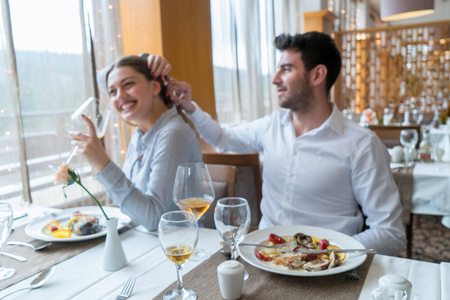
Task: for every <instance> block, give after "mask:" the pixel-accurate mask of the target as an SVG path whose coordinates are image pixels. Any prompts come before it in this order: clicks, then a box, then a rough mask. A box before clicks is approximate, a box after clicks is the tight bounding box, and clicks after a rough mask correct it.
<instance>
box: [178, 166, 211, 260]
mask: <svg viewBox="0 0 450 300" xmlns="http://www.w3.org/2000/svg"><path fill="white" fill-rule="evenodd" d="M214 196H215V195H214V188H213V185H212V181H211V176H210V175H209V172H208V168H207V166H206V165H205V164H204V163H201V162H194V163H184V164H180V165H179V166H178V169H177V174H176V176H175V182H174V186H173V201H174V202H175V204H176V205H177V206H178V207H179V208H180V209H181V210H185V211H189V212H191V213H193V214H194V215H195V218H196V219H197V220H198V219H200V217H201V216H203V214H204V213H205V212H206V211H207V210H208V209H209V207H210V206H211V203H212V202H213V201H214ZM209 256H211V254H210V253H209V252H207V251H206V250H203V249H197V251H195V257H194V258H193V259H200V258H207V257H209Z"/></svg>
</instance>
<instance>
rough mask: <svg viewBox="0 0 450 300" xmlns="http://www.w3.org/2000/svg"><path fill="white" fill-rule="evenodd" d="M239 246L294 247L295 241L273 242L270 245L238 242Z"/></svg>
mask: <svg viewBox="0 0 450 300" xmlns="http://www.w3.org/2000/svg"><path fill="white" fill-rule="evenodd" d="M239 246H254V247H264V248H275V249H278V248H282V247H295V246H297V241H292V242H289V243H284V244H275V245H272V246H269V245H261V244H249V243H239Z"/></svg>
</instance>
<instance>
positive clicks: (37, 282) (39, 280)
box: [2, 266, 55, 299]
mask: <svg viewBox="0 0 450 300" xmlns="http://www.w3.org/2000/svg"><path fill="white" fill-rule="evenodd" d="M54 272H55V266H51V267H50V268H48V269H45V270H44V271H42V272H41V273H40V274H39V275H38V276H37V277H36V278H35V279H34V280H33V281H32V282H31V283H30V286H29V287H26V288H21V289H18V290H15V291H14V292H11V293H9V294H6V295H5V296H3V297H2V299H4V298H6V297H7V296H9V295H11V294H14V293H15V292H18V291H23V290H29V289H36V288H38V287H41V286H42V285H43V284H44V283H46V282H47V280H48V279H49V278H50V276H51V275H52V274H53V273H54Z"/></svg>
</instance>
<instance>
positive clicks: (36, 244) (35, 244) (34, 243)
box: [6, 240, 52, 251]
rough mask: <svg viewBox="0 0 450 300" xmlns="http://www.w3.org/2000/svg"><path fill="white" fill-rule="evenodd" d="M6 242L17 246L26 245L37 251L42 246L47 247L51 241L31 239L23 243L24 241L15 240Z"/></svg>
mask: <svg viewBox="0 0 450 300" xmlns="http://www.w3.org/2000/svg"><path fill="white" fill-rule="evenodd" d="M6 244H8V245H19V246H26V247H30V248H31V249H33V250H35V251H38V250H42V249H44V248H47V247H48V246H50V245H51V244H52V243H49V242H43V241H37V240H36V241H32V242H30V243H24V242H16V241H9V242H6Z"/></svg>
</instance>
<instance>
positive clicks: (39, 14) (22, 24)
mask: <svg viewBox="0 0 450 300" xmlns="http://www.w3.org/2000/svg"><path fill="white" fill-rule="evenodd" d="M0 1H1V20H0V21H1V22H0V68H1V70H5V72H1V73H0V94H2V95H3V97H1V98H0V175H1V178H2V181H1V182H0V199H2V200H9V201H10V202H11V203H12V205H13V207H14V208H15V209H16V210H20V209H22V208H24V207H26V206H28V205H29V204H30V203H33V204H34V205H42V206H54V205H60V204H61V203H65V202H66V201H72V200H77V199H80V198H84V197H85V193H84V191H82V190H81V189H79V188H77V187H76V186H71V187H69V188H68V189H67V190H66V191H67V192H66V194H67V196H68V199H66V198H65V197H64V196H63V193H62V190H61V186H54V185H53V178H54V171H53V170H51V169H49V167H48V165H49V164H53V165H59V164H60V163H61V162H62V161H64V160H65V158H66V157H67V155H68V153H69V152H70V150H71V148H72V146H71V144H70V141H71V139H68V138H67V133H66V129H67V127H68V126H67V125H68V120H69V117H70V114H71V113H72V112H73V111H74V110H75V109H76V108H77V107H78V106H79V105H80V104H81V103H82V102H83V101H84V100H86V99H87V98H88V97H90V96H96V95H98V92H97V86H96V82H95V81H94V77H95V76H94V74H95V66H96V65H97V67H100V68H101V67H102V66H103V65H106V63H109V62H111V61H112V60H113V59H114V58H115V57H117V56H118V55H121V54H122V46H121V36H120V23H119V22H117V20H118V19H119V17H118V13H119V11H118V0H94V1H92V2H91V1H88V0H86V1H82V0H65V1H59V0H40V1H34V0H14V1H8V0H0ZM117 24H119V27H117V26H118V25H117ZM89 29H90V30H89ZM94 49H95V51H94V52H95V55H92V53H93V50H94ZM101 98H102V101H108V100H107V99H106V98H105V97H104V95H102V96H101ZM103 98H105V99H103ZM110 125H111V128H110V136H111V138H109V139H106V141H105V143H106V145H107V151H108V152H109V153H110V154H111V156H112V157H113V158H114V159H117V160H119V163H120V161H121V157H122V153H121V151H122V148H123V147H122V146H121V134H120V129H121V126H120V125H119V124H118V123H117V120H114V122H111V124H110ZM115 145H119V146H117V147H116V146H115ZM114 149H119V150H118V151H116V152H115V151H114ZM71 165H72V166H74V167H76V168H77V169H78V171H79V172H80V173H81V174H82V177H83V181H84V184H85V185H87V186H88V188H89V189H90V190H91V191H93V192H95V193H97V192H102V191H103V189H102V187H101V186H100V185H99V184H98V183H97V182H96V181H95V180H93V179H92V176H91V174H90V167H89V166H88V165H87V163H86V162H83V161H82V160H80V159H79V158H76V159H74V160H73V162H71Z"/></svg>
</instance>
